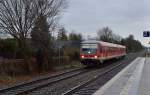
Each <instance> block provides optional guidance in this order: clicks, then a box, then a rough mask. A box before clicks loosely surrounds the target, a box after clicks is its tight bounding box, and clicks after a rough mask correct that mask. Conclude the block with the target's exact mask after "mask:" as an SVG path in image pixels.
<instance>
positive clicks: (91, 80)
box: [62, 63, 122, 95]
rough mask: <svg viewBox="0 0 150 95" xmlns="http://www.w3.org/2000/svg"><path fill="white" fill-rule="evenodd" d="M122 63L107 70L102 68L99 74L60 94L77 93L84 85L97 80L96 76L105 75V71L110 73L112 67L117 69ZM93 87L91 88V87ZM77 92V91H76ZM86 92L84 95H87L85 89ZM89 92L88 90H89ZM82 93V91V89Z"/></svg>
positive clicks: (75, 94)
mask: <svg viewBox="0 0 150 95" xmlns="http://www.w3.org/2000/svg"><path fill="white" fill-rule="evenodd" d="M121 65H122V63H120V64H117V65H115V66H113V67H111V68H109V69H107V70H104V71H103V72H101V73H100V74H99V75H97V76H93V78H91V79H90V80H87V81H86V82H84V83H81V84H80V85H78V86H76V87H74V88H72V89H71V90H69V91H67V92H65V93H63V94H62V95H78V94H79V92H80V91H79V90H80V89H82V88H84V87H85V86H87V85H89V84H90V83H92V82H94V81H95V80H97V79H98V78H100V77H102V76H106V74H107V73H110V72H111V71H112V70H114V69H118V67H120V66H121ZM92 89H93V88H92ZM77 92H78V93H77ZM85 92H86V94H85V93H84V95H88V94H87V91H86V90H85ZM89 92H90V91H89ZM82 93H83V91H82ZM89 95H91V93H89Z"/></svg>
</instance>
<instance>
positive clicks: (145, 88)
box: [137, 58, 150, 95]
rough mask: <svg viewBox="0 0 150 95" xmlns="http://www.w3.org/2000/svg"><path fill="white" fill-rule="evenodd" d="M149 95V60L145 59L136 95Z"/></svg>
mask: <svg viewBox="0 0 150 95" xmlns="http://www.w3.org/2000/svg"><path fill="white" fill-rule="evenodd" d="M137 95H150V58H146V60H145V65H144V69H143V74H142V77H141V81H140V85H139V89H138V94H137Z"/></svg>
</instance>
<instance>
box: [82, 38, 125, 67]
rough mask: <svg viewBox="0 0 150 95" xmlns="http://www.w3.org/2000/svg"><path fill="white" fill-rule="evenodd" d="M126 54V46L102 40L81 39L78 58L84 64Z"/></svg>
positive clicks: (101, 61)
mask: <svg viewBox="0 0 150 95" xmlns="http://www.w3.org/2000/svg"><path fill="white" fill-rule="evenodd" d="M125 55H126V47H125V46H122V45H118V44H113V43H108V42H102V41H83V42H82V43H81V50H80V59H81V63H82V64H84V65H88V66H90V65H93V64H97V63H103V61H105V60H109V59H113V58H120V57H123V56H125Z"/></svg>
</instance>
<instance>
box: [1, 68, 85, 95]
mask: <svg viewBox="0 0 150 95" xmlns="http://www.w3.org/2000/svg"><path fill="white" fill-rule="evenodd" d="M84 72H87V70H86V69H84V68H80V69H74V70H71V71H67V72H64V73H60V74H57V75H54V76H47V77H44V78H40V79H37V80H34V81H30V82H27V83H22V84H19V85H16V86H12V87H8V88H5V89H1V90H0V95H19V94H20V95H21V94H22V93H25V92H27V91H32V90H36V89H38V88H40V87H44V86H47V85H49V84H52V83H55V82H58V81H61V80H64V79H67V78H70V77H73V76H76V75H78V74H82V73H84Z"/></svg>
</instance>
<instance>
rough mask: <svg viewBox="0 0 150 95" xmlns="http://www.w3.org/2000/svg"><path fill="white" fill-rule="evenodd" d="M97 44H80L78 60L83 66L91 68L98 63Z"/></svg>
mask: <svg viewBox="0 0 150 95" xmlns="http://www.w3.org/2000/svg"><path fill="white" fill-rule="evenodd" d="M98 50H99V48H98V43H90V42H82V43H81V49H80V59H81V63H82V64H83V65H87V66H92V65H95V64H97V63H98V62H99V60H98Z"/></svg>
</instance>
